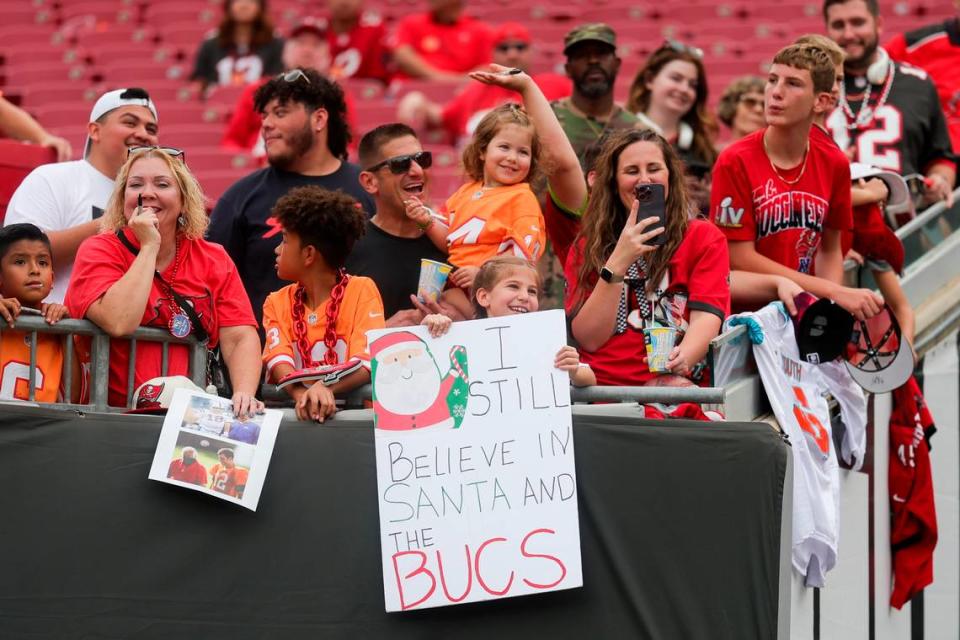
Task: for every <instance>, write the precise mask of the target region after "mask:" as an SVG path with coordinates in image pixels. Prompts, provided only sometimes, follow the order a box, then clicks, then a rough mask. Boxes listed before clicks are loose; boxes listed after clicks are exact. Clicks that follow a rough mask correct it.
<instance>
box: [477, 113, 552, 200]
mask: <svg viewBox="0 0 960 640" xmlns="http://www.w3.org/2000/svg"><path fill="white" fill-rule="evenodd" d="M508 124H515V125H517V126H518V127H524V128H526V129H530V172H529V173H527V177H526V178H524V179H523V182H533V181H534V180H535V179H536V177H537V175H538V171H539V169H540V167H539V164H540V137H539V136H537V128H536V127H535V126H534V125H533V120H531V119H530V116H528V115H527V112H526V111H524V110H523V107H521V106H520V105H518V104H516V103H513V102H508V103H507V104H502V105H500V106H499V107H497V108H495V109H491V110H490V112H489V113H487V115H485V116H483V118H482V119H481V120H480V123H479V124H478V125H477V128H476V129H474V131H473V137H472V138H471V139H470V143H469V144H467V146H466V147H464V149H463V155H462V160H463V172H464V173H465V174H467V176H468V177H470V178H472V179H473V180H478V181H480V182H483V160H481V159H480V156H481V154H483V153H485V152H486V150H487V147H488V146H489V145H490V141H491V140H493V139H494V138H495V137H496V135H497V133H499V132H500V129H501V128H502V127H503V126H505V125H508Z"/></svg>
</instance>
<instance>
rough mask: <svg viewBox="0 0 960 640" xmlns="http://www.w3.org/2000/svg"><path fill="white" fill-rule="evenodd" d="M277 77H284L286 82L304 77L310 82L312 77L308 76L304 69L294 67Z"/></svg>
mask: <svg viewBox="0 0 960 640" xmlns="http://www.w3.org/2000/svg"><path fill="white" fill-rule="evenodd" d="M277 77H278V78H283V81H284V82H296V81H297V80H299V79H300V78H303V79H304V80H306V81H307V84H310V78H309V77H307V74H305V73H304V72H303V70H302V69H293V70H292V71H287V72H286V73H281V74H280V75H278V76H277Z"/></svg>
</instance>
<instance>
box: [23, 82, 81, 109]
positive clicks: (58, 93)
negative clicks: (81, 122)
mask: <svg viewBox="0 0 960 640" xmlns="http://www.w3.org/2000/svg"><path fill="white" fill-rule="evenodd" d="M20 94H21V97H22V100H21V102H22V104H21V106H22V107H23V108H24V109H27V110H29V111H32V110H34V109H36V108H37V107H44V106H47V105H51V104H57V103H61V104H62V103H73V104H78V103H84V104H86V105H87V109H90V108H92V107H93V102H94V100H96V99H97V97H98V96H99V95H100V93H99V92H98V91H97V90H96V89H95V88H93V87H89V86H84V85H81V84H73V83H70V84H67V83H64V82H53V83H40V84H31V85H30V86H28V87H26V88H25V89H22V90H21V91H20Z"/></svg>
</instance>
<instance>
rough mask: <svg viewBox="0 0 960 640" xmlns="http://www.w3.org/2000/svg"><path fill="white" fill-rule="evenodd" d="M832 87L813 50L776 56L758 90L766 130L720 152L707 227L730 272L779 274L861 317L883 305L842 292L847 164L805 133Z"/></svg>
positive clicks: (866, 295)
mask: <svg viewBox="0 0 960 640" xmlns="http://www.w3.org/2000/svg"><path fill="white" fill-rule="evenodd" d="M834 79H835V73H834V65H833V62H832V61H831V60H830V57H829V56H828V55H827V54H826V53H825V52H824V51H823V50H822V49H819V48H817V47H811V46H808V45H796V44H795V45H791V46H788V47H786V48H784V49H781V50H780V52H779V53H777V55H776V57H775V58H774V60H773V65H772V66H771V67H770V74H769V76H768V78H767V84H766V87H765V89H764V111H765V114H766V119H767V125H768V126H767V127H766V128H764V129H761V130H759V131H756V132H754V133H752V134H750V135H748V136H746V137H744V138H742V139H740V140H738V141H737V142H735V143H733V144H732V145H730V146H729V147H727V148H726V149H725V150H724V151H723V153H721V154H720V157H719V159H718V160H717V164H716V166H715V167H714V172H713V175H714V177H713V188H712V191H711V212H710V219H711V220H712V221H713V222H714V223H715V224H716V225H717V226H718V227H720V229H721V230H722V231H723V232H724V234H725V235H726V236H727V240H728V243H729V246H730V267H731V269H737V270H743V271H751V272H755V273H769V274H774V275H781V276H784V277H786V278H789V279H790V280H792V281H793V282H795V283H797V284H798V285H800V286H801V287H802V288H803V289H805V290H807V291H809V292H811V293H813V294H814V295H816V296H818V297H821V298H830V299H832V300H833V301H834V302H836V303H837V304H839V305H840V306H841V307H843V308H844V309H846V310H847V311H849V312H850V313H852V314H854V315H855V316H856V317H857V318H861V319H862V318H868V317H871V316H873V315H875V314H876V313H878V312H879V311H880V308H881V306H882V304H883V300H882V299H881V298H880V297H879V296H877V295H876V294H875V293H873V292H872V291H869V290H867V289H853V288H850V287H845V286H843V284H842V281H843V256H842V251H841V247H840V236H841V233H842V232H843V231H846V230H849V229H851V227H852V218H851V206H850V164H849V162H848V161H847V158H846V157H845V156H844V155H843V152H842V151H840V150H839V149H838V148H837V147H836V145H834V144H833V142H832V141H830V140H829V139H828V138H827V136H823V135H819V134H818V135H810V128H811V125H812V123H813V120H814V118H815V116H817V115H818V114H821V113H823V112H824V111H825V110H826V109H828V108H829V107H830V106H831V105H832V102H833V98H832V95H831V91H832V89H833V84H834ZM733 302H734V305H736V304H737V302H738V301H737V300H736V299H734V300H733ZM741 302H742V301H741Z"/></svg>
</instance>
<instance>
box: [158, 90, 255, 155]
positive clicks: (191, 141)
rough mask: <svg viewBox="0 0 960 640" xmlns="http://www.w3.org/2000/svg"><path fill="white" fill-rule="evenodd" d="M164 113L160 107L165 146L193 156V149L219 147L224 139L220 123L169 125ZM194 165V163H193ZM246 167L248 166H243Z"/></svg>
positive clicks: (161, 131) (161, 132)
mask: <svg viewBox="0 0 960 640" xmlns="http://www.w3.org/2000/svg"><path fill="white" fill-rule="evenodd" d="M164 115H165V114H164V111H163V107H162V105H161V107H160V118H161V120H160V137H161V139H162V140H163V144H164V145H169V146H171V147H178V148H180V149H186V150H188V151H187V153H188V155H191V158H190V159H191V161H192V160H193V158H192V154H190V150H191V149H195V148H211V147H217V146H219V144H220V140H221V138H223V127H222V126H221V125H220V124H219V123H214V122H211V123H200V124H182V123H175V124H167V122H166V120H165V119H164ZM191 164H192V162H191ZM243 166H246V164H243Z"/></svg>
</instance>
